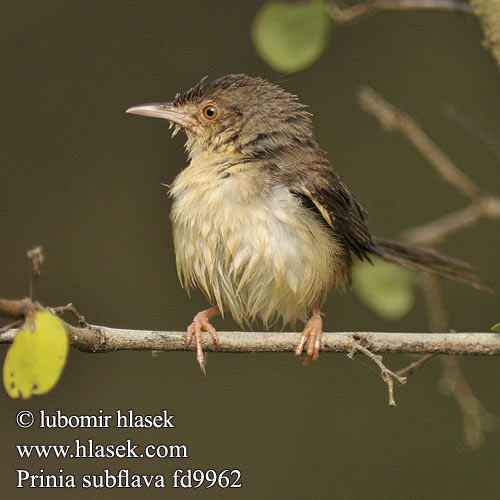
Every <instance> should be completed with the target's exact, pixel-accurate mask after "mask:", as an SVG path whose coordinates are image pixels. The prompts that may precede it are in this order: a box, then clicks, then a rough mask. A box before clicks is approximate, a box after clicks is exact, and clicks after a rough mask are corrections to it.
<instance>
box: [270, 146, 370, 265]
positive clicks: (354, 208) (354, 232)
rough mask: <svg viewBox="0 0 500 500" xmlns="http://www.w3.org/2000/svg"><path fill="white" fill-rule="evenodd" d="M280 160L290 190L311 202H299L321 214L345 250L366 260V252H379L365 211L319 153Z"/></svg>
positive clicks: (367, 254)
mask: <svg viewBox="0 0 500 500" xmlns="http://www.w3.org/2000/svg"><path fill="white" fill-rule="evenodd" d="M291 162H293V163H291ZM280 163H281V164H280V167H281V168H280V170H281V171H282V173H283V174H284V176H285V178H286V181H285V183H286V185H287V186H289V189H290V191H291V192H292V193H293V194H295V195H298V196H299V197H306V199H307V200H310V202H312V203H307V202H306V203H303V205H304V206H305V207H307V208H309V209H311V210H317V212H319V213H320V214H321V216H322V218H323V219H324V220H325V221H326V223H327V224H328V225H329V226H330V227H331V228H332V230H333V231H334V233H335V235H336V237H337V238H338V239H339V241H340V242H341V243H342V244H343V246H344V247H345V248H346V249H347V250H349V252H352V253H353V254H354V255H356V256H357V257H358V258H360V259H368V260H369V254H373V253H379V252H378V251H377V248H376V247H375V245H374V243H373V241H372V237H371V234H370V232H369V230H368V227H367V225H366V219H367V213H366V210H365V209H364V208H363V207H362V206H361V204H360V203H359V202H358V201H357V200H356V198H354V196H353V195H352V194H351V193H350V191H349V189H348V188H347V186H346V185H345V184H344V182H343V181H342V179H341V178H340V177H339V176H338V174H337V173H336V172H335V170H334V169H333V168H332V167H331V165H330V162H329V161H328V159H327V158H326V157H325V156H324V155H323V154H321V155H319V156H318V155H316V154H313V155H312V156H311V157H309V158H307V156H306V157H305V158H301V159H297V157H296V158H295V159H293V160H291V159H290V158H288V159H287V161H285V162H283V161H282V162H280ZM290 167H291V168H290Z"/></svg>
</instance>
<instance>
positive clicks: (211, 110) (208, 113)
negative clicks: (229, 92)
mask: <svg viewBox="0 0 500 500" xmlns="http://www.w3.org/2000/svg"><path fill="white" fill-rule="evenodd" d="M202 113H203V116H204V117H205V118H206V119H207V120H213V119H215V118H217V115H218V114H219V110H218V109H217V108H216V107H215V106H214V105H213V104H208V105H207V106H205V107H204V108H203V110H202Z"/></svg>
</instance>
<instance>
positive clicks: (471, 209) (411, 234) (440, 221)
mask: <svg viewBox="0 0 500 500" xmlns="http://www.w3.org/2000/svg"><path fill="white" fill-rule="evenodd" d="M492 209H493V210H494V211H495V212H496V214H495V212H494V211H493V210H491V211H490V213H489V215H488V216H487V218H491V219H496V218H500V201H498V200H496V207H493V206H492ZM483 218H485V214H484V211H483V210H482V208H481V206H478V205H477V204H472V205H469V206H468V207H465V208H462V209H460V210H457V211H456V212H453V213H451V214H448V215H444V216H443V217H439V218H437V219H435V220H433V221H432V222H427V223H425V224H421V225H419V226H415V227H411V228H409V229H407V230H406V231H404V232H403V233H402V235H401V238H402V239H403V240H404V241H407V242H408V243H412V244H414V245H426V246H435V245H438V244H439V243H442V242H443V241H444V239H445V238H447V237H448V236H451V235H452V234H454V233H456V232H458V231H460V230H462V229H466V228H468V227H471V226H473V225H474V224H476V223H477V222H479V221H480V220H481V219H483Z"/></svg>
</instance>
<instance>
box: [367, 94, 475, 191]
mask: <svg viewBox="0 0 500 500" xmlns="http://www.w3.org/2000/svg"><path fill="white" fill-rule="evenodd" d="M358 99H359V103H360V105H361V107H362V108H363V109H364V110H365V111H366V112H369V113H371V114H372V115H374V116H375V118H377V119H378V120H379V121H380V123H381V124H382V126H383V127H384V128H385V129H386V130H389V131H395V130H396V131H398V132H401V133H402V134H403V135H404V136H405V137H406V138H407V139H408V140H409V141H410V142H411V143H412V144H413V146H414V147H415V148H416V149H417V150H418V151H419V152H420V153H421V154H422V155H423V156H424V157H425V158H426V159H427V160H428V161H429V162H430V163H431V164H432V166H433V167H434V168H435V169H436V171H437V172H438V173H439V174H440V175H441V177H442V178H443V179H444V180H445V181H446V182H448V183H449V184H451V185H452V186H453V187H454V188H455V189H456V190H457V191H459V192H461V193H462V194H463V195H464V196H466V197H467V198H469V199H470V200H472V201H477V200H478V199H480V198H482V196H483V192H482V190H481V189H480V188H479V187H478V186H477V185H476V183H475V182H474V181H473V180H472V179H471V178H470V177H469V176H467V175H466V174H464V173H463V172H462V171H461V170H460V169H459V168H458V167H457V166H456V165H455V164H454V163H453V162H452V161H451V160H450V159H449V158H448V157H447V156H446V155H445V154H444V153H443V152H442V151H441V150H440V149H439V148H438V147H437V146H436V145H435V144H434V142H433V141H432V140H431V139H430V138H429V137H428V136H427V134H426V133H425V132H424V131H423V130H422V129H421V128H420V126H419V125H418V124H417V122H416V121H415V120H414V119H413V118H411V117H410V116H408V115H406V114H405V113H403V112H402V111H400V110H399V109H397V108H396V107H395V106H394V105H392V104H390V103H389V102H387V101H386V100H385V99H384V98H382V97H381V96H380V95H379V94H377V93H376V92H375V91H374V90H373V89H372V88H370V87H364V88H362V89H360V91H359V93H358Z"/></svg>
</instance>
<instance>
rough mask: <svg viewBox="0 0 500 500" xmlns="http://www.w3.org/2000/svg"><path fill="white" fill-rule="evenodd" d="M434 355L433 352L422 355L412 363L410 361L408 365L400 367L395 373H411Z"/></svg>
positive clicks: (400, 374) (401, 374)
mask: <svg viewBox="0 0 500 500" xmlns="http://www.w3.org/2000/svg"><path fill="white" fill-rule="evenodd" d="M434 356H435V354H426V355H425V356H422V357H421V358H419V359H417V360H416V361H414V362H413V363H410V364H409V365H408V366H405V367H404V368H401V369H400V370H398V371H397V372H396V373H397V374H398V375H399V376H401V377H402V376H403V375H411V374H412V373H413V372H414V371H415V370H420V369H421V368H422V367H423V366H424V364H425V363H427V361H429V359H432V358H433V357H434Z"/></svg>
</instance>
